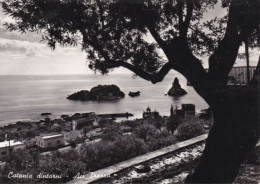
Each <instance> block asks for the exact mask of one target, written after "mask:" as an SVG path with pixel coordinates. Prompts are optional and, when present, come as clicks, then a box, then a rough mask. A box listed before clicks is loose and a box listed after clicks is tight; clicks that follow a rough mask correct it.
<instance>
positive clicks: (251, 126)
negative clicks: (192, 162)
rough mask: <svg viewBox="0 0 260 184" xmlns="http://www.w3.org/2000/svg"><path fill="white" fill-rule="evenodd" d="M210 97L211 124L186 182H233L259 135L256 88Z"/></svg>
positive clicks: (238, 88)
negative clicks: (202, 149)
mask: <svg viewBox="0 0 260 184" xmlns="http://www.w3.org/2000/svg"><path fill="white" fill-rule="evenodd" d="M216 94H221V95H216V96H214V97H213V98H215V99H217V100H215V101H214V104H213V105H212V109H213V114H214V125H213V127H212V129H211V130H210V133H209V135H208V139H207V141H206V147H205V150H204V152H203V154H202V156H201V160H200V162H199V164H198V165H197V167H196V168H195V170H194V172H193V173H191V174H189V175H188V177H187V178H186V183H232V182H233V181H234V179H235V178H236V176H237V174H238V171H239V168H240V165H241V163H243V161H245V159H246V158H247V156H248V154H249V153H250V151H252V150H253V148H254V146H255V144H256V142H257V140H258V136H259V100H260V98H259V89H257V88H256V87H250V86H247V87H232V89H231V88H226V89H222V90H221V92H217V93H216Z"/></svg>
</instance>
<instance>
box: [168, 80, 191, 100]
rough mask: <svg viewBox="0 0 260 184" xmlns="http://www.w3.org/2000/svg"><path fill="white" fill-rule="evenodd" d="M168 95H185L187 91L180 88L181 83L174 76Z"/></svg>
mask: <svg viewBox="0 0 260 184" xmlns="http://www.w3.org/2000/svg"><path fill="white" fill-rule="evenodd" d="M167 94H168V95H169V96H177V97H178V96H183V95H186V94H187V92H186V91H185V90H184V89H182V88H181V85H180V83H179V79H178V78H177V77H175V79H174V81H173V83H172V87H171V89H170V90H169V91H168V93H167Z"/></svg>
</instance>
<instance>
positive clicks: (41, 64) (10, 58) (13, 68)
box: [0, 3, 259, 75]
mask: <svg viewBox="0 0 260 184" xmlns="http://www.w3.org/2000/svg"><path fill="white" fill-rule="evenodd" d="M223 13H224V10H223V9H221V8H220V7H216V8H215V9H214V10H211V12H209V13H208V14H207V18H209V19H210V18H212V17H214V16H215V15H216V14H219V15H220V14H223ZM12 21H14V20H12V18H10V17H8V16H6V15H5V14H4V12H3V9H2V7H1V3H0V75H51V74H93V73H94V72H93V71H91V70H90V69H88V67H87V59H86V53H84V52H82V51H81V48H80V45H79V46H76V47H61V46H59V45H57V47H56V49H55V50H54V51H53V50H51V49H50V48H49V47H48V46H47V44H46V43H44V42H41V35H39V34H37V33H32V32H29V33H26V34H21V33H19V32H9V31H6V29H5V28H4V26H3V23H4V22H12ZM148 37H149V36H148ZM240 52H243V48H242V47H241V50H240ZM257 52H258V53H257ZM258 57H259V51H253V52H251V57H250V60H251V65H253V66H255V65H256V63H257V61H258ZM202 60H204V62H203V64H204V67H205V68H207V62H206V61H207V58H202ZM244 64H245V61H244V60H240V61H239V60H238V62H237V65H238V66H241V65H244ZM112 73H114V74H117V73H131V72H130V71H128V70H127V69H124V68H118V69H115V70H114V71H113V72H112Z"/></svg>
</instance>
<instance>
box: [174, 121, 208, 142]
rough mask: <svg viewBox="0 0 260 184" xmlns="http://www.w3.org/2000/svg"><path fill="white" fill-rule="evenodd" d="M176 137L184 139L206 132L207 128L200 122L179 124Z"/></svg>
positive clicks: (180, 139)
mask: <svg viewBox="0 0 260 184" xmlns="http://www.w3.org/2000/svg"><path fill="white" fill-rule="evenodd" d="M177 132H178V133H177V135H176V139H177V140H178V141H184V140H187V139H191V138H193V137H196V136H199V135H201V134H204V133H205V130H204V128H203V126H202V124H200V123H199V122H197V121H195V122H185V123H182V124H180V125H179V126H178V128H177Z"/></svg>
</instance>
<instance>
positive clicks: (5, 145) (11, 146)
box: [0, 140, 25, 160]
mask: <svg viewBox="0 0 260 184" xmlns="http://www.w3.org/2000/svg"><path fill="white" fill-rule="evenodd" d="M24 148H25V144H24V143H22V142H20V141H14V140H10V141H4V142H0V160H3V159H6V158H8V157H9V156H10V154H11V153H12V152H13V151H19V150H22V149H24Z"/></svg>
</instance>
